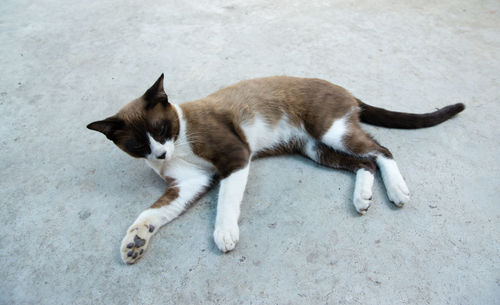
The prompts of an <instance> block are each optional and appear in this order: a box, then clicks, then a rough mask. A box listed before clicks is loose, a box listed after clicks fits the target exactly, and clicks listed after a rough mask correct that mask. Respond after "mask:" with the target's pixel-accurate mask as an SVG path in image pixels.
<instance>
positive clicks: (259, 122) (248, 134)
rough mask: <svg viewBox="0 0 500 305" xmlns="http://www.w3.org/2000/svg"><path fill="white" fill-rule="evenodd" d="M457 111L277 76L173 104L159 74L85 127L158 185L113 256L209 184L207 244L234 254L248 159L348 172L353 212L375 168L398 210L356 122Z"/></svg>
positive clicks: (130, 255) (404, 198) (395, 178)
mask: <svg viewBox="0 0 500 305" xmlns="http://www.w3.org/2000/svg"><path fill="white" fill-rule="evenodd" d="M463 109H464V105H463V104H455V105H450V106H447V107H444V108H442V109H440V110H438V111H435V112H432V113H427V114H409V113H401V112H392V111H387V110H384V109H381V108H376V107H373V106H369V105H367V104H364V103H363V102H361V101H360V100H359V99H357V98H355V97H353V96H352V95H351V94H350V93H349V92H348V91H346V90H345V89H343V88H341V87H339V86H336V85H333V84H331V83H329V82H327V81H324V80H320V79H306V78H295V77H286V76H278V77H269V78H259V79H252V80H247V81H242V82H240V83H237V84H235V85H233V86H230V87H227V88H225V89H222V90H219V91H217V92H215V93H213V94H211V95H209V96H207V97H205V98H202V99H199V100H196V101H192V102H188V103H184V104H182V105H176V104H172V103H170V102H169V101H168V97H167V94H166V93H165V91H164V89H163V74H162V75H161V76H160V78H159V79H158V80H157V81H156V82H155V83H154V85H153V86H152V87H151V88H149V89H148V90H147V91H146V93H144V95H142V96H141V97H139V98H137V99H135V100H133V101H131V102H130V103H128V104H127V105H126V106H125V107H123V108H122V109H121V110H120V111H119V112H118V113H117V114H116V115H114V116H111V117H109V118H107V119H105V120H102V121H97V122H94V123H91V124H89V125H88V126H87V127H88V128H89V129H93V130H96V131H99V132H101V133H103V134H105V135H106V137H107V138H108V139H110V140H111V141H113V142H114V143H115V144H116V145H117V146H118V147H119V148H121V149H122V150H123V151H125V152H126V153H128V154H129V155H131V156H132V157H135V158H144V159H146V162H147V163H148V164H149V166H151V167H152V168H153V170H154V171H155V172H156V173H157V174H158V175H160V176H161V177H162V178H164V179H165V180H166V181H167V183H168V187H167V189H166V191H165V193H164V194H163V195H162V196H161V197H160V198H159V199H158V200H157V201H156V202H155V203H154V204H153V205H152V206H151V207H150V208H148V209H146V210H145V211H143V212H142V213H141V214H140V215H139V217H138V218H137V220H136V221H135V222H134V223H133V224H132V226H131V227H130V228H129V229H128V230H127V234H126V235H125V238H124V239H123V242H122V245H121V256H122V258H123V261H124V262H126V263H129V264H132V263H134V262H136V261H137V260H138V259H139V258H141V257H142V256H143V255H144V251H145V250H146V248H147V246H148V243H149V241H150V239H151V237H152V236H153V234H154V233H156V232H157V230H158V229H159V228H160V227H161V226H163V225H165V224H166V223H168V222H170V221H171V220H173V219H174V218H176V217H177V216H179V214H181V213H182V212H183V211H184V209H185V208H186V207H187V206H188V205H189V204H190V203H192V202H194V201H195V200H196V199H197V198H199V197H200V196H202V195H203V194H204V193H205V192H206V191H207V190H208V189H209V187H210V186H211V185H213V184H214V183H215V182H217V181H219V180H220V190H219V197H218V203H217V216H216V221H215V231H214V240H215V243H216V245H217V247H218V248H219V249H220V250H221V251H223V252H227V251H230V250H232V249H234V247H235V245H236V243H237V242H238V239H239V228H238V217H239V214H240V203H241V200H242V198H243V192H244V190H245V186H246V183H247V177H248V171H249V167H250V161H251V160H252V159H254V158H256V157H261V156H267V155H277V154H284V153H298V154H302V155H303V156H306V157H307V158H309V159H311V160H313V161H314V162H317V163H319V164H321V165H324V166H327V167H331V168H338V169H344V170H349V171H352V172H354V173H356V182H355V187H354V195H353V201H354V207H355V208H356V210H357V211H358V213H360V214H364V213H365V212H366V211H367V210H368V208H369V207H370V202H371V200H372V184H373V179H374V174H375V171H376V169H377V166H378V168H379V169H380V171H381V174H382V178H383V181H384V184H385V188H386V190H387V195H388V197H389V199H390V200H391V201H392V202H393V203H394V204H395V205H396V206H398V207H401V206H403V205H404V204H405V203H407V202H408V200H409V199H410V196H409V192H408V188H407V186H406V183H405V181H404V180H403V177H402V176H401V174H400V172H399V169H398V166H397V165H396V162H395V161H394V159H393V157H392V154H391V153H390V152H389V150H388V149H387V148H385V147H383V146H381V145H380V144H378V143H377V142H376V141H375V140H374V139H373V138H372V137H371V136H369V135H368V134H366V133H365V132H363V130H362V129H361V126H360V121H361V122H365V123H369V124H374V125H378V126H383V127H390V128H406V129H410V128H422V127H429V126H433V125H436V124H439V123H441V122H443V121H445V120H447V119H449V118H450V117H452V116H453V115H455V114H457V113H459V112H460V111H462V110H463Z"/></svg>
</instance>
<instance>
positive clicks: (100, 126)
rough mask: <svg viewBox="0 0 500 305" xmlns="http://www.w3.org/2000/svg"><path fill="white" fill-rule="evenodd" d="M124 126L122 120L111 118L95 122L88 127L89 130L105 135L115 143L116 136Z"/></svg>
mask: <svg viewBox="0 0 500 305" xmlns="http://www.w3.org/2000/svg"><path fill="white" fill-rule="evenodd" d="M123 125H124V122H123V120H122V119H119V118H114V117H110V118H107V119H105V120H102V121H97V122H93V123H90V124H88V125H87V128H88V129H91V130H95V131H99V132H101V133H103V134H104V135H105V136H106V137H107V138H108V139H110V140H111V141H113V139H114V134H115V132H116V131H117V130H119V129H121V128H122V127H123Z"/></svg>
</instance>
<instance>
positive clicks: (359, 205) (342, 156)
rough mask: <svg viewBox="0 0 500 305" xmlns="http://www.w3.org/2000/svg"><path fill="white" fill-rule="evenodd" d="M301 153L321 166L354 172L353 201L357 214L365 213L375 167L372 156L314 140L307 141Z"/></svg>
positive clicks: (368, 202) (369, 201)
mask: <svg viewBox="0 0 500 305" xmlns="http://www.w3.org/2000/svg"><path fill="white" fill-rule="evenodd" d="M303 154H304V155H305V156H307V157H308V158H310V159H311V160H313V161H315V162H317V163H319V164H321V165H323V166H326V167H330V168H335V169H343V170H347V171H351V172H354V173H356V182H355V184H354V194H353V203H354V207H355V209H356V211H357V212H358V213H359V214H361V215H363V214H365V213H366V211H367V210H368V208H369V207H370V205H371V201H372V186H373V180H374V175H375V171H376V169H377V165H376V164H375V161H374V160H373V158H370V157H366V158H363V157H355V156H352V155H349V154H346V153H343V152H340V151H337V150H334V149H333V148H331V147H329V146H327V145H325V144H323V143H321V142H316V141H310V142H308V143H307V144H306V145H305V147H304V150H303Z"/></svg>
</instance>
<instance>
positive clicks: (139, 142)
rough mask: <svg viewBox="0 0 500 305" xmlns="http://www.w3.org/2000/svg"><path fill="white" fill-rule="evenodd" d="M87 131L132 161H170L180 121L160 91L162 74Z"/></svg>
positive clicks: (165, 95) (91, 125) (161, 89)
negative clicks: (108, 140)
mask: <svg viewBox="0 0 500 305" xmlns="http://www.w3.org/2000/svg"><path fill="white" fill-rule="evenodd" d="M87 128H89V129H92V130H96V131H99V132H101V133H103V134H104V135H105V136H106V137H107V138H108V139H110V140H111V141H113V143H115V144H116V145H117V146H118V147H119V148H120V149H122V150H123V151H125V152H126V153H127V154H129V155H131V156H132V157H135V158H146V159H151V160H157V159H166V160H168V159H170V158H171V157H172V155H173V153H174V141H175V140H176V139H177V137H178V135H179V117H178V115H177V112H176V110H175V108H174V106H173V105H172V104H170V103H169V102H168V96H167V94H166V93H165V90H164V89H163V74H162V75H161V76H160V78H158V80H157V81H156V82H155V83H154V85H153V86H151V88H149V89H148V90H147V91H146V93H144V94H143V95H142V96H141V97H139V98H136V99H135V100H133V101H131V102H130V103H128V104H127V105H125V107H123V108H122V109H121V110H120V111H119V112H118V113H117V114H115V115H113V116H111V117H109V118H107V119H105V120H102V121H97V122H93V123H90V124H89V125H87Z"/></svg>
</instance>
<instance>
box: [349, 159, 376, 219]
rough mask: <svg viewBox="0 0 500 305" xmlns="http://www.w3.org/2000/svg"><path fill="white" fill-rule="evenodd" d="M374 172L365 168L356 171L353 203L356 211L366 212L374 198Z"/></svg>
mask: <svg viewBox="0 0 500 305" xmlns="http://www.w3.org/2000/svg"><path fill="white" fill-rule="evenodd" d="M373 178H374V177H373V174H372V173H370V172H369V171H367V170H366V169H364V168H361V169H358V171H357V172H356V184H355V185H354V196H353V203H354V207H355V208H356V211H358V213H360V214H365V213H366V211H367V210H368V208H369V207H370V204H371V200H372V186H373Z"/></svg>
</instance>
